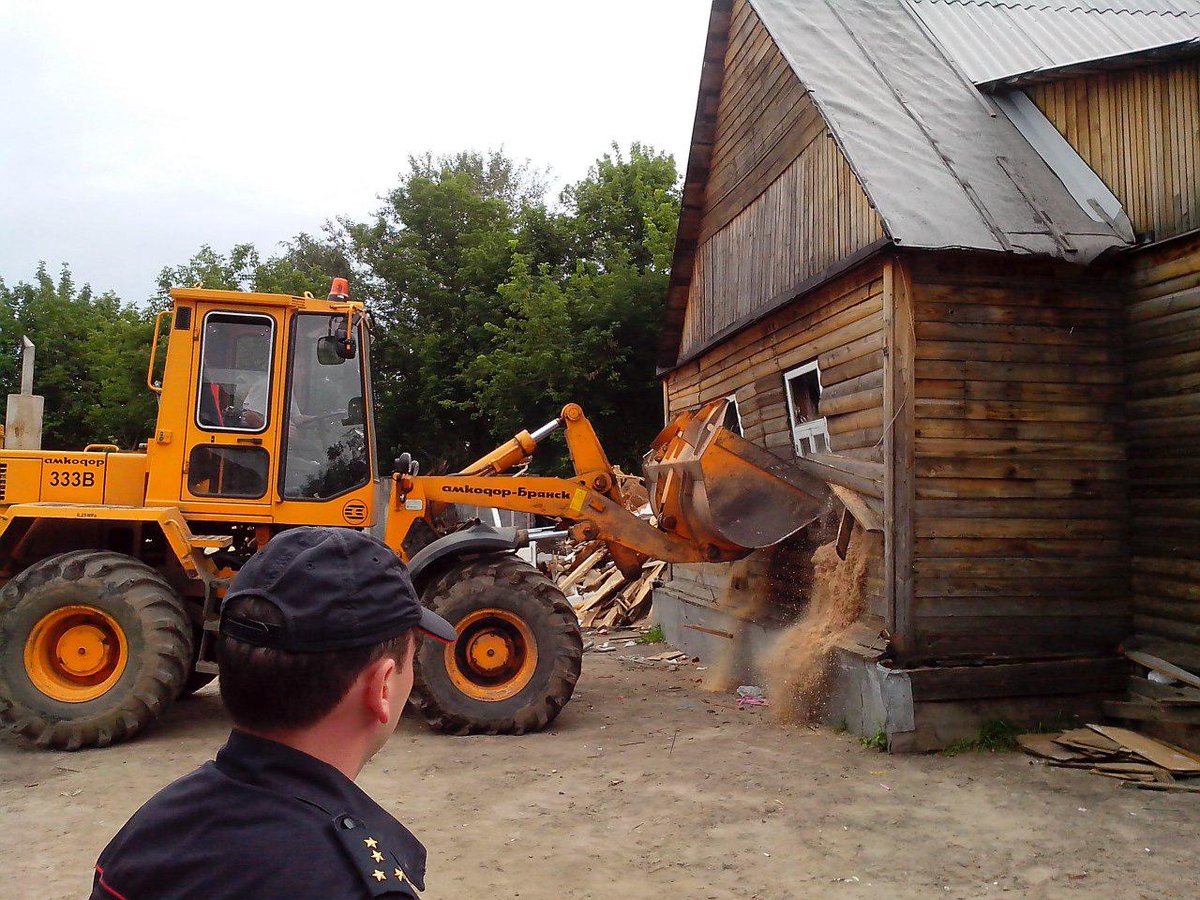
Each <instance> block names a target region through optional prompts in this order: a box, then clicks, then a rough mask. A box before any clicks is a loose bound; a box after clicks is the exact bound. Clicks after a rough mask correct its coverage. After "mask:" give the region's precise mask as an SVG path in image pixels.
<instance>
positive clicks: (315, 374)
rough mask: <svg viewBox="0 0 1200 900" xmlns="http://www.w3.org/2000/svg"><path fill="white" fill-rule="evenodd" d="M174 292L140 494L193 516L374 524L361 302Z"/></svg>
mask: <svg viewBox="0 0 1200 900" xmlns="http://www.w3.org/2000/svg"><path fill="white" fill-rule="evenodd" d="M172 298H173V300H174V301H175V305H174V307H173V309H172V310H171V311H170V312H171V318H172V325H171V327H170V331H169V333H170V340H169V342H168V348H167V353H166V361H165V365H164V368H163V377H162V385H161V388H160V405H159V415H158V426H157V428H156V433H155V437H154V439H153V440H152V442H151V444H150V453H151V464H150V466H149V472H150V475H149V483H148V491H147V494H148V500H150V501H151V502H153V501H155V499H156V498H158V499H161V500H162V501H164V502H174V503H177V504H179V505H180V506H181V507H182V508H183V509H184V511H185V515H187V516H188V517H189V518H204V519H212V520H225V521H246V522H260V523H281V524H313V525H355V526H365V525H369V524H371V523H372V521H373V518H374V516H373V511H372V506H373V503H372V500H373V493H374V490H373V488H374V481H375V463H374V456H375V452H374V435H373V430H372V418H371V417H372V410H371V399H370V372H369V366H368V359H369V335H368V329H367V328H366V314H365V311H364V309H363V307H362V305H361V304H357V303H352V302H350V301H348V300H347V299H346V298H345V297H334V296H333V295H331V297H330V299H329V300H318V299H315V298H312V297H311V296H308V297H303V298H301V297H288V296H283V295H274V294H249V293H239V292H233V291H208V290H203V289H187V290H175V291H172ZM172 472H173V473H174V477H173V478H172V474H171V473H172ZM181 473H182V477H181Z"/></svg>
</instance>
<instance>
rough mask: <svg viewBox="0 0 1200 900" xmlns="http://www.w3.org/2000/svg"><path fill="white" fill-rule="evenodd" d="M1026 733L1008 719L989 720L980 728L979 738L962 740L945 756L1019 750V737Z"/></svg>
mask: <svg viewBox="0 0 1200 900" xmlns="http://www.w3.org/2000/svg"><path fill="white" fill-rule="evenodd" d="M1024 733H1025V732H1024V731H1023V730H1022V729H1020V728H1018V727H1017V726H1016V725H1014V724H1013V723H1012V722H1010V721H1008V720H1007V719H989V720H988V721H986V722H984V723H983V725H981V726H980V728H979V736H978V737H974V738H961V739H959V740H957V741H955V742H954V743H953V744H951V745H950V746H949V747H947V748H946V749H945V750H943V751H942V754H943V755H944V756H957V755H958V754H960V753H973V752H977V751H982V750H986V751H987V752H988V753H1007V752H1009V751H1011V750H1016V749H1017V735H1020V734H1024Z"/></svg>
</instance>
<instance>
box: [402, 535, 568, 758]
mask: <svg viewBox="0 0 1200 900" xmlns="http://www.w3.org/2000/svg"><path fill="white" fill-rule="evenodd" d="M422 599H423V602H424V603H425V605H426V606H428V607H429V608H430V609H432V610H434V611H435V612H437V613H438V614H439V615H441V616H442V617H443V618H445V619H446V620H448V621H449V622H450V624H451V625H453V626H454V627H455V628H456V629H457V630H458V634H459V639H458V640H457V641H455V643H454V644H452V645H445V644H442V643H440V642H438V641H434V640H432V639H430V638H426V639H425V641H424V642H423V643H422V645H421V648H420V649H419V650H418V651H417V655H416V657H415V659H414V661H413V670H414V682H413V694H412V697H413V704H414V705H415V706H416V707H417V709H418V710H419V711H420V712H421V714H422V715H423V716H424V717H425V719H426V721H428V722H429V723H430V725H432V726H433V727H434V728H436V729H438V730H439V731H445V732H449V733H451V734H524V733H525V732H527V731H539V730H541V729H542V728H545V727H546V725H548V724H549V723H550V722H551V721H553V720H554V717H555V716H557V715H558V713H559V711H561V710H562V708H563V707H564V706H565V705H566V703H567V701H568V700H570V699H571V694H572V693H573V692H574V690H575V682H576V681H578V680H579V671H580V666H581V663H582V659H583V639H582V637H581V636H580V633H579V621H578V619H577V618H576V616H575V611H574V610H573V609H571V606H570V604H569V603H568V602H567V600H566V598H565V597H563V594H562V591H560V590H559V589H558V588H557V587H555V585H554V583H553V582H552V581H550V579H548V578H547V577H546V576H545V575H543V574H542V573H541V572H540V571H538V570H537V569H536V568H534V567H533V566H531V565H529V564H528V563H526V562H524V561H523V560H521V559H519V558H518V557H516V556H513V555H511V554H500V555H494V556H485V557H481V558H478V559H474V560H469V561H465V562H459V563H456V564H455V565H454V567H453V568H451V569H450V570H449V571H447V572H446V573H444V574H443V575H441V576H440V577H438V578H436V579H434V580H433V581H432V582H431V583H430V584H429V585H428V586H427V587H426V588H425V590H424V592H423V598H422Z"/></svg>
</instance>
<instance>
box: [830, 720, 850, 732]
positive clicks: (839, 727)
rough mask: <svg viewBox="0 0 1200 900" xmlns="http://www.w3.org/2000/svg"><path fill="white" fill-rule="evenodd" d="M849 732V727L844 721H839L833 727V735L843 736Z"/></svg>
mask: <svg viewBox="0 0 1200 900" xmlns="http://www.w3.org/2000/svg"><path fill="white" fill-rule="evenodd" d="M849 730H850V726H849V725H847V724H846V720H845V719H841V720H839V721H838V723H837V724H836V725H834V726H833V733H834V734H845V733H846V732H847V731H849Z"/></svg>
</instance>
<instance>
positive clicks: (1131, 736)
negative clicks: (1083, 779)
mask: <svg viewBox="0 0 1200 900" xmlns="http://www.w3.org/2000/svg"><path fill="white" fill-rule="evenodd" d="M1017 742H1018V743H1019V744H1020V745H1021V749H1023V750H1024V751H1025V752H1026V753H1028V754H1030V755H1031V756H1036V757H1038V758H1039V759H1042V760H1044V761H1045V763H1046V764H1047V765H1050V766H1058V767H1061V768H1066V769H1087V770H1088V771H1090V772H1093V773H1095V774H1096V775H1103V776H1104V777H1105V778H1115V779H1118V780H1120V781H1124V782H1128V783H1129V786H1130V787H1138V788H1144V789H1146V790H1158V791H1185V792H1189V793H1200V755H1197V754H1194V753H1190V752H1188V751H1187V750H1183V749H1181V748H1179V747H1176V746H1173V745H1172V744H1168V743H1165V742H1163V741H1159V740H1155V739H1154V738H1150V737H1146V736H1145V735H1142V734H1138V733H1137V732H1136V731H1130V730H1128V729H1126V728H1116V727H1113V726H1110V725H1088V726H1087V727H1086V728H1076V729H1073V730H1071V731H1063V732H1059V733H1057V734H1023V735H1021V736H1020V737H1019V738H1017Z"/></svg>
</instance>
